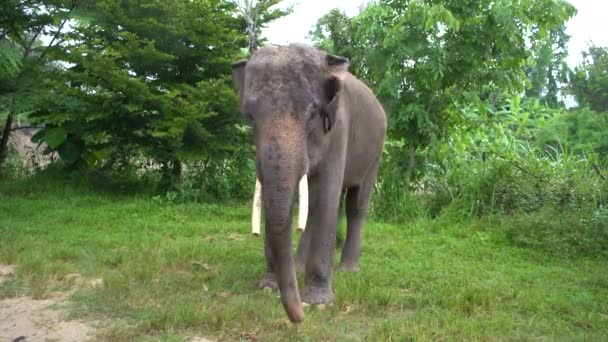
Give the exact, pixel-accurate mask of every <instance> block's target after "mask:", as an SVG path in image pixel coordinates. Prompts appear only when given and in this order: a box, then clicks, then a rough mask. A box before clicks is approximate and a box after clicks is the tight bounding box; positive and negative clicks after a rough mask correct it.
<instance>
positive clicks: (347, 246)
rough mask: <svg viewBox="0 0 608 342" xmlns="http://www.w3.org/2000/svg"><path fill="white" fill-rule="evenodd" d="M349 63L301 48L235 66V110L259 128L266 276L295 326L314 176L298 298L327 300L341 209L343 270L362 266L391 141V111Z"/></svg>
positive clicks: (270, 49) (267, 50) (258, 54)
mask: <svg viewBox="0 0 608 342" xmlns="http://www.w3.org/2000/svg"><path fill="white" fill-rule="evenodd" d="M348 64H349V61H348V59H346V58H343V57H337V56H333V55H330V54H327V53H325V52H323V51H321V50H318V49H316V48H314V47H311V46H307V45H303V44H291V45H289V46H266V47H263V48H260V49H258V50H257V51H255V52H254V53H253V54H252V55H251V56H250V57H249V59H248V60H242V61H238V62H235V63H234V64H233V65H232V77H233V80H234V83H235V85H236V88H237V90H238V93H239V100H240V101H239V103H240V105H239V108H240V111H241V113H242V114H243V115H244V116H245V117H246V119H248V120H249V121H250V123H251V125H252V127H253V130H254V140H255V145H256V151H257V152H256V174H257V177H258V180H259V182H260V184H261V189H262V191H261V192H262V206H263V208H264V210H265V234H264V235H265V255H266V260H267V271H266V273H265V274H264V275H263V277H262V280H261V282H260V285H261V286H262V287H270V288H273V289H278V290H279V291H280V294H281V301H282V303H283V306H284V307H285V310H286V311H287V315H288V316H289V319H290V320H291V321H292V322H300V321H302V319H303V318H304V312H303V309H302V302H301V300H300V292H299V290H298V283H297V280H296V268H295V264H294V258H293V254H292V245H291V241H292V238H291V234H292V232H291V222H292V209H293V206H294V203H295V195H296V193H297V192H298V185H299V184H302V183H301V182H300V180H301V179H302V178H303V177H308V190H309V191H308V197H309V206H308V209H309V211H308V220H307V223H306V227H305V230H304V233H303V234H302V236H301V239H300V242H299V246H298V251H297V260H296V262H297V264H298V266H299V267H300V268H301V269H303V270H304V272H305V278H304V279H305V280H304V290H303V292H302V300H303V301H304V302H305V303H308V304H313V305H314V304H321V303H330V302H331V301H333V298H334V295H333V291H332V286H331V284H332V274H333V267H334V265H333V263H334V261H333V260H334V258H333V253H334V248H335V242H336V229H337V222H338V209H339V203H340V199H341V196H342V193H343V192H344V191H345V192H346V201H345V204H346V217H347V234H346V241H345V243H344V247H343V250H342V258H341V262H340V266H339V267H340V268H341V269H343V270H346V271H355V270H357V269H358V263H359V255H360V253H361V229H362V225H363V221H364V219H365V216H366V215H367V209H368V204H369V200H370V196H371V193H372V189H373V184H374V182H375V178H376V174H377V171H378V165H379V162H380V157H381V153H382V148H383V144H384V140H385V136H386V125H387V122H386V114H385V112H384V110H383V108H382V106H381V105H380V103H379V102H378V100H377V99H376V97H375V96H374V94H373V92H372V91H371V90H370V89H369V88H368V87H367V86H365V85H364V84H363V83H362V82H361V81H359V80H358V79H356V78H355V77H354V76H353V75H351V74H350V73H349V72H348V71H347V69H348Z"/></svg>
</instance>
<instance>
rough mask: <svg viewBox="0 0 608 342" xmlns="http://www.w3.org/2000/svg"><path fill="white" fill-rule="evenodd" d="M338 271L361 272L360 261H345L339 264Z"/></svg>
mask: <svg viewBox="0 0 608 342" xmlns="http://www.w3.org/2000/svg"><path fill="white" fill-rule="evenodd" d="M338 271H340V272H359V263H358V262H346V261H343V262H341V263H340V266H338Z"/></svg>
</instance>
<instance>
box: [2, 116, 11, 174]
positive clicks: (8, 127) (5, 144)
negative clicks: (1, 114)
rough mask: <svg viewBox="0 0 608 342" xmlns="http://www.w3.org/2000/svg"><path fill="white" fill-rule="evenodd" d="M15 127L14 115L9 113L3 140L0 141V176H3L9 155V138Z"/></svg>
mask: <svg viewBox="0 0 608 342" xmlns="http://www.w3.org/2000/svg"><path fill="white" fill-rule="evenodd" d="M12 125H13V114H12V113H8V116H7V117H6V122H5V123H4V129H3V130H2V139H0V175H2V167H3V166H4V162H5V160H6V157H7V155H8V138H9V136H10V134H11V126H12Z"/></svg>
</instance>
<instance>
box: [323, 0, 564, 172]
mask: <svg viewBox="0 0 608 342" xmlns="http://www.w3.org/2000/svg"><path fill="white" fill-rule="evenodd" d="M574 11H575V10H574V8H573V7H572V6H570V5H569V4H568V3H566V2H565V1H562V0H544V1H532V0H526V1H520V2H512V1H506V0H504V1H494V0H466V1H462V0H458V1H457V0H429V1H420V0H378V1H375V2H372V3H370V4H369V5H368V6H367V7H366V8H365V9H364V10H363V12H362V13H360V14H359V15H358V16H356V17H354V18H353V19H352V23H351V30H352V31H351V32H352V42H353V43H352V44H353V50H352V51H353V52H354V53H353V60H354V64H355V66H354V69H355V70H357V73H358V76H359V77H361V78H363V79H364V80H366V81H367V82H368V83H370V84H371V85H372V86H373V87H374V88H375V89H376V91H377V92H378V95H379V96H380V97H381V99H382V100H383V102H384V103H385V104H386V106H387V107H388V112H389V137H390V138H391V139H392V140H397V141H401V142H402V143H403V146H405V147H406V148H407V155H408V157H407V167H406V170H407V173H406V177H407V178H408V179H409V178H411V177H412V175H413V172H414V170H415V166H416V150H417V149H419V148H423V147H426V146H429V144H431V143H432V142H433V141H437V140H439V139H442V138H443V137H445V136H446V134H447V133H449V131H450V127H452V126H454V125H455V124H457V123H458V122H459V121H460V120H461V118H460V116H459V114H458V110H457V109H456V107H457V106H455V105H456V104H457V103H459V102H461V103H462V102H465V101H466V102H469V101H479V96H480V95H483V94H484V93H488V92H494V93H498V92H502V91H505V92H511V93H514V92H520V91H523V89H524V83H525V77H526V75H525V72H524V66H525V63H526V62H527V61H528V60H529V58H530V51H529V49H528V48H527V46H526V44H527V43H528V42H533V43H534V42H537V41H539V40H542V39H544V38H545V37H546V36H547V33H548V32H549V30H551V29H556V28H558V27H559V26H560V25H563V23H564V22H565V20H566V19H568V18H569V17H570V16H572V15H573V14H574ZM335 17H336V15H335V13H334V14H332V15H330V16H327V17H324V18H323V19H321V20H322V21H320V24H321V25H322V26H323V23H324V22H323V20H325V21H330V20H331V21H332V22H336V23H337V22H340V21H338V20H335ZM332 18H334V19H332ZM326 26H327V25H326ZM327 32H328V33H327V34H328V35H325V36H322V35H321V39H320V40H317V41H332V42H333V41H334V39H333V38H332V37H330V36H329V34H332V31H331V30H327ZM318 36H319V35H318ZM323 37H325V39H326V40H323ZM340 39H342V38H340ZM336 41H338V40H337V39H336Z"/></svg>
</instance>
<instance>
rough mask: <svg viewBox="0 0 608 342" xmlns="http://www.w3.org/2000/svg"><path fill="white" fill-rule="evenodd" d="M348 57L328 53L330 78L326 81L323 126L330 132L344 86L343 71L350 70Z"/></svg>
mask: <svg viewBox="0 0 608 342" xmlns="http://www.w3.org/2000/svg"><path fill="white" fill-rule="evenodd" d="M348 65H349V61H348V58H345V57H339V56H334V55H327V66H328V69H329V74H330V75H329V78H328V79H327V80H326V81H325V87H324V88H325V89H324V92H325V106H324V110H323V112H322V118H323V128H324V129H325V132H326V133H327V132H329V131H330V130H331V128H332V126H333V125H334V122H335V121H336V114H337V112H338V104H339V94H340V92H341V91H342V88H343V82H344V81H343V78H342V75H340V74H342V73H344V72H346V71H347V70H348Z"/></svg>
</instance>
